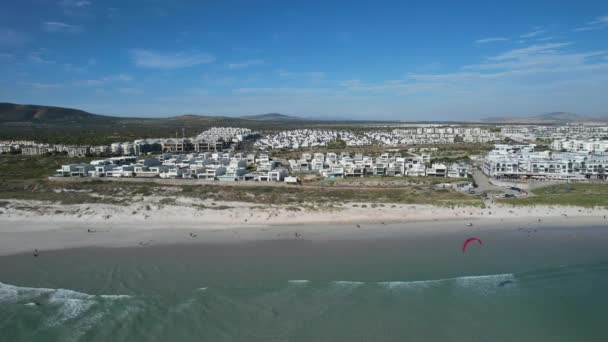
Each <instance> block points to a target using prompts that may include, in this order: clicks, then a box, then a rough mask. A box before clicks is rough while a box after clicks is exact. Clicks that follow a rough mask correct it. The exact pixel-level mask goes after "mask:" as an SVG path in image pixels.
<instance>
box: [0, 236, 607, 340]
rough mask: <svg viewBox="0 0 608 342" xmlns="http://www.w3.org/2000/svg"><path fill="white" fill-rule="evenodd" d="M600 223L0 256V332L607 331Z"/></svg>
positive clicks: (447, 334)
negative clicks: (465, 245) (464, 247)
mask: <svg viewBox="0 0 608 342" xmlns="http://www.w3.org/2000/svg"><path fill="white" fill-rule="evenodd" d="M605 230H606V229H605V228H603V227H587V228H584V229H580V228H577V229H576V230H573V229H546V230H541V231H539V232H538V233H537V235H533V236H529V235H528V234H524V233H521V232H517V231H510V232H485V233H479V234H478V235H479V236H480V238H482V239H483V240H484V245H483V246H475V247H473V248H471V249H470V250H469V251H468V252H467V254H462V253H461V252H460V245H459V243H460V242H461V240H462V236H460V235H449V236H447V235H445V236H443V235H442V236H430V235H429V236H422V237H416V238H408V237H402V238H399V239H390V240H388V239H387V240H373V241H372V240H367V241H365V240H362V241H327V242H311V241H287V240H286V241H272V242H258V243H247V244H241V245H238V244H233V245H205V244H200V245H183V246H177V245H175V246H154V247H151V248H139V249H138V248H118V249H76V250H66V251H56V252H43V253H42V254H41V256H40V258H32V257H31V256H30V255H16V256H6V257H0V281H2V283H1V284H0V340H2V341H108V340H112V341H606V339H607V336H608V330H606V328H605V323H604V322H605V319H604V317H605V311H606V308H608V293H607V292H608V291H606V290H607V289H608V251H607V249H608V248H606V247H608V245H607V244H606V243H607V242H608V235H607V234H606V232H605Z"/></svg>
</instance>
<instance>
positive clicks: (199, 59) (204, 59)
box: [129, 49, 215, 70]
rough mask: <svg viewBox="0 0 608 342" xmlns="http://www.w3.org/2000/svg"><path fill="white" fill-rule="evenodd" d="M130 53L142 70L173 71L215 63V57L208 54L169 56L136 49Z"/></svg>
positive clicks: (173, 54) (179, 53)
mask: <svg viewBox="0 0 608 342" xmlns="http://www.w3.org/2000/svg"><path fill="white" fill-rule="evenodd" d="M129 53H130V55H131V59H132V61H133V63H135V65H136V66H138V67H142V68H153V69H164V70H171V69H181V68H189V67H194V66H197V65H201V64H208V63H213V62H214V61H215V57H213V56H212V55H210V54H207V53H186V52H177V53H172V54H167V53H161V52H156V51H151V50H144V49H134V50H131V51H129Z"/></svg>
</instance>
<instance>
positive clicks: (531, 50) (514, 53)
mask: <svg viewBox="0 0 608 342" xmlns="http://www.w3.org/2000/svg"><path fill="white" fill-rule="evenodd" d="M571 44H572V43H547V44H536V45H531V46H528V47H525V48H521V49H514V50H511V51H507V52H505V53H502V54H500V55H498V56H495V57H490V58H489V59H490V60H494V61H502V60H508V59H517V58H521V57H525V56H528V55H530V54H537V53H551V52H554V51H555V49H558V48H561V47H564V46H568V45H571Z"/></svg>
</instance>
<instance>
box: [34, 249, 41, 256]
mask: <svg viewBox="0 0 608 342" xmlns="http://www.w3.org/2000/svg"><path fill="white" fill-rule="evenodd" d="M39 255H40V253H38V249H34V258H37V257H38V256H39Z"/></svg>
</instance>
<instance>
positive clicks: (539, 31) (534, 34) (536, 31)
mask: <svg viewBox="0 0 608 342" xmlns="http://www.w3.org/2000/svg"><path fill="white" fill-rule="evenodd" d="M545 32H546V30H543V29H541V28H540V27H535V28H534V30H533V31H530V32H528V33H525V34H522V35H521V36H519V37H520V38H534V37H537V36H540V35H541V34H543V33H545Z"/></svg>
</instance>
